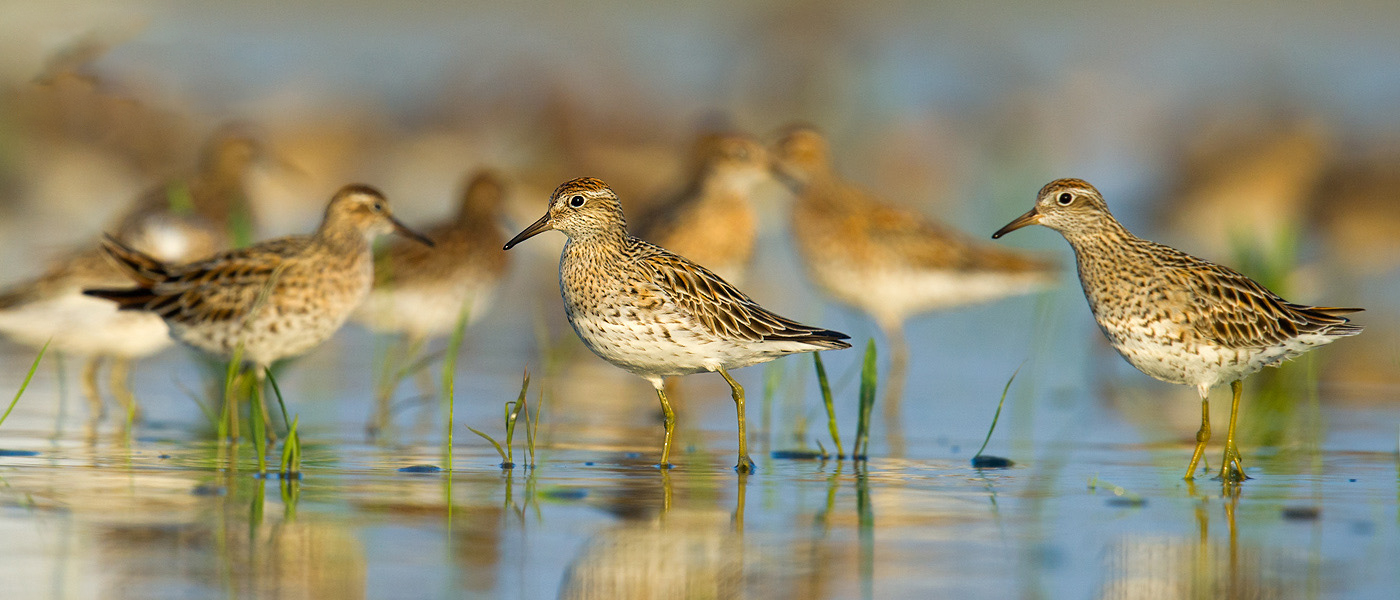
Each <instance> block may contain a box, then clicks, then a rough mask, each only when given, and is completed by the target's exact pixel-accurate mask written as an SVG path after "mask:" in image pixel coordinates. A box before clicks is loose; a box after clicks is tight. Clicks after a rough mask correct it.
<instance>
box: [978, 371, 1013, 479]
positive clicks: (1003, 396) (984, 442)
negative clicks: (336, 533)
mask: <svg viewBox="0 0 1400 600" xmlns="http://www.w3.org/2000/svg"><path fill="white" fill-rule="evenodd" d="M1024 366H1026V363H1025V362H1024V361H1022V362H1021V364H1020V365H1019V366H1017V367H1016V370H1015V371H1012V372H1011V378H1010V379H1007V380H1006V386H1005V387H1003V388H1001V400H999V401H997V411H996V413H994V414H993V415H992V426H991V427H988V428H987V437H986V438H985V439H983V440H982V447H981V448H978V449H977V454H974V455H972V457H973V458H976V457H978V456H982V451H983V450H986V449H987V442H990V441H992V432H993V431H996V429H997V419H1000V418H1001V406H1002V405H1003V404H1006V393H1007V392H1008V391H1010V390H1011V382H1013V381H1016V374H1017V373H1020V372H1021V367H1024Z"/></svg>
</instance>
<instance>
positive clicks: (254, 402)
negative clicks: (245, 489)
mask: <svg viewBox="0 0 1400 600" xmlns="http://www.w3.org/2000/svg"><path fill="white" fill-rule="evenodd" d="M262 394H263V391H262V386H260V385H258V384H257V383H254V384H253V397H252V399H251V400H250V401H249V402H248V419H249V420H250V421H252V423H251V425H252V427H253V450H254V453H255V454H257V456H258V473H259V474H262V473H266V472H267V424H266V422H265V421H264V420H263V398H262Z"/></svg>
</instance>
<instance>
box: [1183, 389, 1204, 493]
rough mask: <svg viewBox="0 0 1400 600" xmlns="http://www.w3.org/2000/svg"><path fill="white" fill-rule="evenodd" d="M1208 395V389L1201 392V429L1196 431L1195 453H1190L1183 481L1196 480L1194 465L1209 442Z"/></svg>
mask: <svg viewBox="0 0 1400 600" xmlns="http://www.w3.org/2000/svg"><path fill="white" fill-rule="evenodd" d="M1209 393H1210V388H1205V389H1202V390H1201V428H1200V429H1198V430H1197V431H1196V451H1195V452H1192V453H1191V464H1190V465H1187V467H1186V477H1184V479H1188V480H1190V479H1195V478H1196V465H1197V464H1199V463H1200V462H1201V456H1202V455H1204V454H1205V453H1206V442H1209V441H1210V400H1208V399H1206V395H1207V394H1209Z"/></svg>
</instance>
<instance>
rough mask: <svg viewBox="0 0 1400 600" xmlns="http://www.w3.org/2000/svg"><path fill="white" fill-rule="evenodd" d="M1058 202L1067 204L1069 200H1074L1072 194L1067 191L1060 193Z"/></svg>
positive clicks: (1062, 204) (1063, 204) (1061, 204)
mask: <svg viewBox="0 0 1400 600" xmlns="http://www.w3.org/2000/svg"><path fill="white" fill-rule="evenodd" d="M1059 202H1060V206H1069V203H1070V202H1074V196H1073V195H1072V194H1070V193H1069V192H1065V193H1063V194H1060V198H1059Z"/></svg>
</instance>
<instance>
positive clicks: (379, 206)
mask: <svg viewBox="0 0 1400 600" xmlns="http://www.w3.org/2000/svg"><path fill="white" fill-rule="evenodd" d="M381 210H384V204H383V203H381V202H375V203H374V212H379V211H381Z"/></svg>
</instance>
